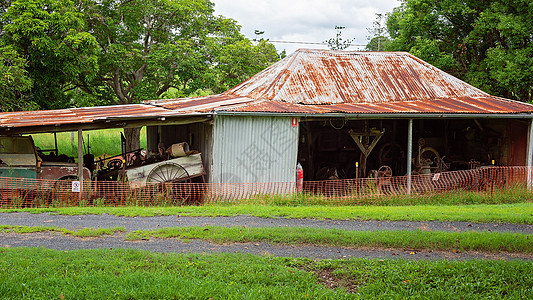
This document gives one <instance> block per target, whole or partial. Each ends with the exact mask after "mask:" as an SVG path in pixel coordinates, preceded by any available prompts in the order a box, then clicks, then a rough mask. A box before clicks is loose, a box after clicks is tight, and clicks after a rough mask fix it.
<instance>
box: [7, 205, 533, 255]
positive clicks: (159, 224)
mask: <svg viewBox="0 0 533 300" xmlns="http://www.w3.org/2000/svg"><path fill="white" fill-rule="evenodd" d="M0 225H25V226H56V227H59V228H67V229H72V230H76V229H81V228H111V227H116V226H122V227H124V228H126V230H127V231H128V232H129V231H133V230H150V229H158V228H163V227H179V226H206V225H211V226H227V227H230V226H246V227H313V228H337V229H342V230H367V231H375V230H428V231H472V230H475V231H490V232H520V233H533V226H532V225H513V224H475V223H468V222H406V221H339V220H311V219H282V218H276V219H272V218H256V217H249V216H237V217H214V218H210V217H178V216H158V217H134V218H130V217H116V216H112V215H105V214H104V215H82V216H63V215H50V214H48V213H45V214H29V213H0ZM0 246H1V247H45V248H51V249H58V250H73V249H96V248H115V249H116V248H134V249H143V250H149V251H157V252H178V253H192V252H196V253H216V252H242V253H252V254H258V255H274V256H288V257H309V258H317V259H319V258H347V257H365V258H403V259H527V260H533V255H523V254H508V253H497V254H494V253H492V254H491V253H478V252H468V253H454V252H442V251H417V250H414V249H366V248H365V249H362V248H346V247H323V246H313V245H307V246H282V245H270V244H267V243H249V244H239V243H237V244H225V245H219V244H213V243H209V242H204V241H199V240H195V241H192V242H181V241H179V240H176V239H164V240H158V239H151V240H148V241H134V242H129V241H125V240H124V234H116V235H114V236H111V237H101V238H83V239H82V238H75V237H70V236H63V235H61V234H59V233H32V234H6V233H1V234H0Z"/></svg>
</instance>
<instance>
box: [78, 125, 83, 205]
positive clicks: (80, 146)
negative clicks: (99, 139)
mask: <svg viewBox="0 0 533 300" xmlns="http://www.w3.org/2000/svg"><path fill="white" fill-rule="evenodd" d="M78 180H79V181H80V193H79V200H81V199H82V196H83V192H84V191H83V131H82V130H81V128H80V129H78Z"/></svg>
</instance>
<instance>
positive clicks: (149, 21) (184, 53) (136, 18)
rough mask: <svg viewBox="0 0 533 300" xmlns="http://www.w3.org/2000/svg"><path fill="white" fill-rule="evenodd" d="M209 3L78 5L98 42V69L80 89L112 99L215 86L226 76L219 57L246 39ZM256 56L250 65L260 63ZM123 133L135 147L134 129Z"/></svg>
mask: <svg viewBox="0 0 533 300" xmlns="http://www.w3.org/2000/svg"><path fill="white" fill-rule="evenodd" d="M213 6H214V4H213V3H212V2H211V1H210V0H106V1H100V0H86V1H85V2H83V5H82V6H81V10H82V11H83V12H84V13H85V16H86V23H87V25H88V28H87V30H88V32H91V33H92V34H93V35H94V36H95V37H96V39H97V41H98V44H99V46H100V54H99V57H98V64H99V67H100V69H99V75H98V77H97V78H96V80H93V81H87V82H86V83H85V84H84V85H83V90H84V91H85V92H87V93H91V94H98V93H101V92H102V90H105V88H106V87H107V88H109V89H110V90H112V91H113V94H114V96H115V97H114V99H115V101H116V103H117V104H130V103H139V102H141V101H143V100H151V99H157V98H159V97H161V95H164V94H163V93H165V92H166V91H168V90H169V89H170V88H173V89H174V90H175V91H178V95H179V96H187V95H189V94H191V93H193V92H194V91H196V90H197V89H206V88H207V89H212V90H214V91H219V90H220V89H219V87H220V86H226V80H225V78H226V77H228V76H229V75H228V74H229V71H228V70H226V69H224V68H223V66H222V65H223V64H224V63H225V62H222V61H221V60H220V59H221V58H224V57H225V56H224V53H225V52H227V51H229V50H228V49H231V48H232V47H234V45H236V44H239V43H241V45H243V43H244V44H246V42H245V41H246V39H245V38H244V37H243V36H242V35H241V34H240V32H239V30H240V27H239V26H238V25H237V24H236V22H235V21H234V20H231V19H226V18H224V17H221V16H214V15H213V13H214V9H213ZM252 49H253V48H252ZM249 52H250V53H252V54H253V53H254V52H253V51H252V50H250V51H249ZM259 52H260V51H258V52H257V53H259ZM240 54H241V53H235V54H234V56H233V58H234V59H241V58H243V57H242V56H241V55H240ZM235 55H239V56H238V57H237V56H235ZM259 58H260V57H259ZM259 58H258V60H259V61H260V63H259V64H257V63H256V64H253V63H254V62H253V61H249V63H251V66H261V67H265V66H266V65H265V63H264V62H263V60H262V59H259ZM252 69H253V71H258V68H257V67H255V68H252ZM222 71H227V73H226V74H224V73H223V72H222ZM241 75H244V73H243V74H239V76H241ZM251 75H253V74H250V76H251ZM239 76H237V77H239ZM103 85H105V86H106V87H103ZM125 135H126V139H127V141H128V143H127V149H128V150H132V149H136V148H138V147H139V128H130V129H125Z"/></svg>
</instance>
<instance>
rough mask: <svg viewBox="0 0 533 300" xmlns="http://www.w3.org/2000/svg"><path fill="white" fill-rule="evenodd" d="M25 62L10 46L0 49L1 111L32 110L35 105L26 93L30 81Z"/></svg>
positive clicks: (30, 83)
mask: <svg viewBox="0 0 533 300" xmlns="http://www.w3.org/2000/svg"><path fill="white" fill-rule="evenodd" d="M26 66H27V63H26V60H24V59H23V58H22V57H20V55H19V54H18V53H17V52H16V51H15V50H14V49H13V47H12V46H5V47H0V78H1V80H0V97H1V98H2V99H3V101H2V103H0V110H1V111H13V110H32V109H35V108H36V106H37V105H36V104H35V103H33V102H32V101H31V100H29V99H28V98H29V97H28V96H27V95H26V92H27V91H29V90H30V89H31V86H32V79H31V78H30V77H29V76H28V72H27V71H26Z"/></svg>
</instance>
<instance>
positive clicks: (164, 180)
mask: <svg viewBox="0 0 533 300" xmlns="http://www.w3.org/2000/svg"><path fill="white" fill-rule="evenodd" d="M146 182H153V183H158V184H159V185H158V189H159V191H160V192H162V193H163V194H165V195H166V196H168V197H170V199H171V200H172V203H173V204H179V205H183V204H187V202H188V200H189V198H190V186H189V185H188V183H190V182H191V180H190V178H189V173H188V172H187V170H185V168H183V167H182V166H180V165H179V164H176V163H170V162H169V163H163V164H160V165H159V166H157V167H155V168H153V169H152V170H151V171H150V173H148V177H147V178H146Z"/></svg>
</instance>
